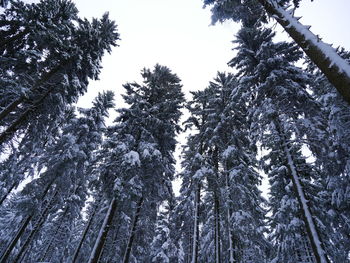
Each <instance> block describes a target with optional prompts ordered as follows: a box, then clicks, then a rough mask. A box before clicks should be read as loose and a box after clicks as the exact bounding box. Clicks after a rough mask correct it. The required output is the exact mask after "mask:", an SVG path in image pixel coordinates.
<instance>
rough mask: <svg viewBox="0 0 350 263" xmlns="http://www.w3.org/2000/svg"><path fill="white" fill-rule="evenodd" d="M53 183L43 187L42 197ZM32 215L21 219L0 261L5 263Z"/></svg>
mask: <svg viewBox="0 0 350 263" xmlns="http://www.w3.org/2000/svg"><path fill="white" fill-rule="evenodd" d="M52 184H53V182H51V183H49V184H48V185H47V187H46V188H45V190H44V192H43V194H42V198H45V196H46V195H47V193H48V191H49V190H50V187H51V185H52ZM32 217H33V214H31V215H29V216H27V218H26V219H25V220H24V221H23V224H22V225H21V227H20V228H19V229H18V231H17V233H16V235H15V236H14V237H13V238H12V240H11V242H10V244H9V245H8V246H7V248H6V250H5V252H4V254H3V255H2V257H1V259H0V263H6V262H8V261H7V260H8V257H9V256H10V254H11V252H12V250H13V248H14V247H15V246H16V244H17V242H18V240H19V239H20V237H21V236H22V235H23V234H24V232H25V230H26V228H27V226H28V225H29V222H30V221H31V219H32Z"/></svg>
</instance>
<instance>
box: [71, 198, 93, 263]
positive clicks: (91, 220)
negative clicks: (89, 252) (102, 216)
mask: <svg viewBox="0 0 350 263" xmlns="http://www.w3.org/2000/svg"><path fill="white" fill-rule="evenodd" d="M98 203H99V202H98ZM97 209H98V204H97V205H96V206H95V208H94V210H93V211H92V213H91V215H90V218H89V221H88V222H87V224H86V226H85V229H84V232H83V234H82V236H81V238H80V241H79V244H78V246H77V248H76V249H75V252H74V255H73V259H72V263H75V262H76V260H77V259H78V255H79V252H80V249H81V247H82V245H83V243H84V241H85V237H86V235H87V233H88V232H89V230H90V227H91V225H92V222H93V221H94V218H95V214H96V211H97Z"/></svg>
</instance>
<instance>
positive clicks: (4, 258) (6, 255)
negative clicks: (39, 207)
mask: <svg viewBox="0 0 350 263" xmlns="http://www.w3.org/2000/svg"><path fill="white" fill-rule="evenodd" d="M31 219H32V216H28V217H27V218H26V219H25V220H24V221H23V223H22V225H21V227H20V228H19V229H18V231H17V233H16V235H15V236H14V237H13V239H12V240H11V242H10V244H9V245H8V246H7V248H6V250H5V252H4V254H3V255H2V257H1V259H0V263H6V262H8V258H9V256H10V254H11V252H12V250H13V248H14V247H15V246H16V244H17V242H18V240H19V239H20V237H21V236H22V235H23V233H24V231H25V230H26V228H27V226H28V224H29V222H30V220H31Z"/></svg>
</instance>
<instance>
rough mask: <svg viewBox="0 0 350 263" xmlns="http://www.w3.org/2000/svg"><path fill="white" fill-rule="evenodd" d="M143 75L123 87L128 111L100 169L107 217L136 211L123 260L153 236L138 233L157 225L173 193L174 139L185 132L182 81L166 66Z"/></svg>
mask: <svg viewBox="0 0 350 263" xmlns="http://www.w3.org/2000/svg"><path fill="white" fill-rule="evenodd" d="M141 75H142V77H143V79H144V81H143V84H138V83H127V84H125V85H124V88H125V89H126V94H125V95H123V97H124V100H125V102H126V103H127V104H128V105H129V108H123V109H120V110H118V112H119V116H118V117H117V119H116V121H115V125H114V126H113V127H111V128H110V131H109V135H108V139H107V141H106V144H105V146H104V150H103V152H102V155H101V158H102V159H103V163H102V165H101V167H100V169H99V170H100V178H101V181H102V183H103V189H104V192H105V195H106V197H107V198H108V199H109V200H111V201H110V202H111V203H110V207H109V210H108V213H107V214H106V218H105V219H106V220H107V217H108V218H109V220H112V219H113V217H114V216H115V213H116V207H117V204H118V205H120V206H123V207H125V206H126V205H127V206H128V207H129V209H131V210H129V211H131V214H130V218H132V219H131V222H130V226H129V233H124V235H126V236H127V237H128V240H127V243H126V244H125V245H126V247H125V250H124V255H123V262H129V260H130V258H131V257H133V252H132V248H133V247H134V245H135V244H134V243H135V242H136V243H138V242H142V239H145V238H148V236H147V235H145V236H143V238H142V237H141V236H138V235H137V233H138V229H139V224H140V223H142V222H144V221H147V220H148V223H149V226H152V224H155V220H156V211H157V210H156V209H155V208H156V206H155V205H156V204H159V203H160V202H162V201H163V200H165V199H166V198H167V197H169V195H171V194H172V189H171V181H172V179H173V177H174V163H175V159H174V157H173V151H174V150H175V146H176V140H175V135H176V134H177V132H179V131H180V127H179V125H178V124H177V122H178V120H179V118H180V116H181V112H180V109H181V107H182V104H183V102H184V96H183V94H182V92H181V84H180V79H179V78H178V77H177V76H176V75H175V74H173V73H172V72H171V71H170V69H168V68H167V67H164V66H161V65H156V66H155V68H154V70H152V71H151V70H149V69H144V70H143V71H142V73H141ZM125 203H126V204H125ZM123 204H125V206H124V205H123ZM123 209H125V208H123ZM146 209H149V211H147V210H146ZM145 210H146V211H145ZM122 211H123V210H122ZM128 213H130V212H126V214H128ZM143 216H144V218H142V219H140V217H143ZM140 220H141V221H140ZM105 222H106V224H103V226H102V227H101V230H100V233H101V235H100V237H99V238H98V239H97V240H96V243H95V248H94V250H93V252H92V253H91V256H90V260H89V262H97V260H98V258H99V257H100V255H101V252H102V251H101V249H102V247H103V245H104V243H105V241H106V238H107V236H108V232H109V229H108V228H107V221H105ZM108 227H109V226H108ZM142 230H144V229H142ZM148 231H150V230H148ZM137 239H139V240H137ZM136 245H137V244H136ZM136 254H137V252H135V255H136ZM141 255H142V256H143V257H145V256H146V255H149V252H148V251H147V249H146V250H144V251H142V252H141V254H138V257H141Z"/></svg>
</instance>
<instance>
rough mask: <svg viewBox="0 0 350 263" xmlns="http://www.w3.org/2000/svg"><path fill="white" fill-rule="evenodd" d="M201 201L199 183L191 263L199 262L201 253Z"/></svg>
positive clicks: (199, 186)
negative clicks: (199, 253)
mask: <svg viewBox="0 0 350 263" xmlns="http://www.w3.org/2000/svg"><path fill="white" fill-rule="evenodd" d="M200 200H201V184H200V182H198V183H197V189H196V197H195V207H194V209H195V213H194V226H193V230H194V231H193V232H194V233H193V244H192V261H191V263H197V262H198V252H199V205H200Z"/></svg>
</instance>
